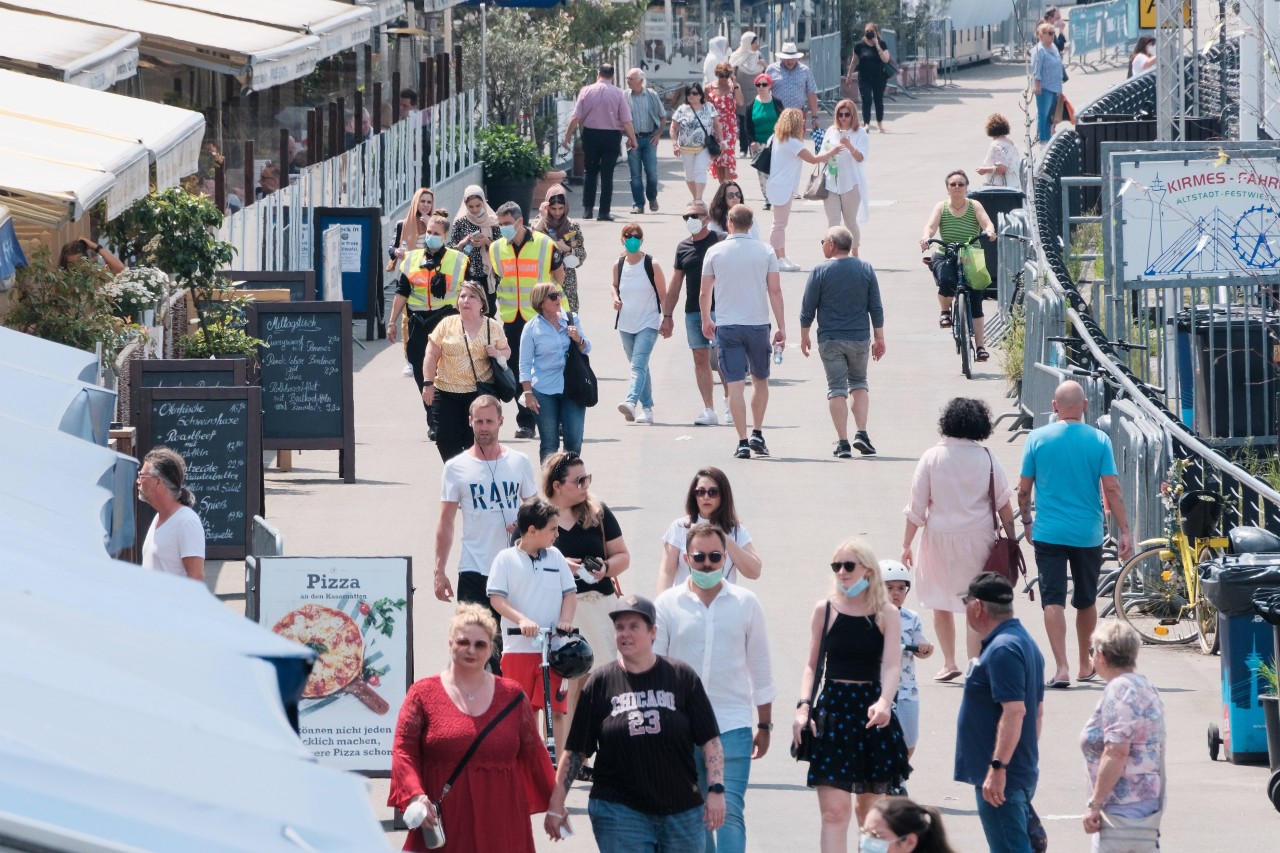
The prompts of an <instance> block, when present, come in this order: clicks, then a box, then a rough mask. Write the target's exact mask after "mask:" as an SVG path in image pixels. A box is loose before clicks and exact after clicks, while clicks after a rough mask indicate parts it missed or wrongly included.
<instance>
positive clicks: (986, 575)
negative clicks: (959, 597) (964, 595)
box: [968, 572, 1013, 604]
mask: <svg viewBox="0 0 1280 853" xmlns="http://www.w3.org/2000/svg"><path fill="white" fill-rule="evenodd" d="M968 595H969V597H971V598H976V599H978V600H979V601H990V602H991V603H993V604H1010V603H1012V602H1013V587H1012V586H1010V584H1009V582H1008V581H1007V580H1005V579H1004V578H1003V577H1001V576H1000V575H998V574H996V573H995V572H983V573H982V574H980V575H978V576H977V577H976V578H974V579H973V580H972V581H970V582H969V593H968Z"/></svg>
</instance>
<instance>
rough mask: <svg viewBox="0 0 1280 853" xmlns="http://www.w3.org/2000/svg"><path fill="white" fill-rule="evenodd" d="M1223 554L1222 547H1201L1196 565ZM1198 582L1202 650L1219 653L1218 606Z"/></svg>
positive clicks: (1197, 600)
mask: <svg viewBox="0 0 1280 853" xmlns="http://www.w3.org/2000/svg"><path fill="white" fill-rule="evenodd" d="M1221 556H1222V549H1221V548H1210V547H1209V546H1208V545H1206V546H1204V547H1203V548H1201V549H1200V553H1199V554H1197V555H1196V565H1197V566H1200V565H1202V564H1204V563H1210V562H1213V561H1214V560H1216V559H1218V558H1219V557H1221ZM1199 586H1200V584H1199V582H1198V581H1197V583H1196V634H1197V636H1198V637H1199V639H1200V651H1202V652H1204V653H1205V654H1206V655H1215V654H1217V653H1218V608H1216V607H1214V606H1213V603H1212V602H1210V601H1209V599H1207V598H1205V595H1204V591H1203V590H1201V589H1200V588H1199Z"/></svg>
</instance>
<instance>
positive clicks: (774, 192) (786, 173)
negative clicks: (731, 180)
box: [764, 107, 853, 272]
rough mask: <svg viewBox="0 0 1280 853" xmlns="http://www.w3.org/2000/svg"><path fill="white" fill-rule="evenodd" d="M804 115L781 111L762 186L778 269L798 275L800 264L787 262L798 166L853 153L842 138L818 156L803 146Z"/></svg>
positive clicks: (791, 110) (848, 142) (771, 243)
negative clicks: (769, 207) (770, 214)
mask: <svg viewBox="0 0 1280 853" xmlns="http://www.w3.org/2000/svg"><path fill="white" fill-rule="evenodd" d="M804 142H805V135H804V113H802V112H800V111H799V110H797V109H795V108H794V107H788V108H787V109H785V110H783V111H782V115H780V116H779V117H778V121H777V123H776V124H775V125H774V126H773V139H772V141H771V143H770V144H771V145H772V146H773V157H772V161H771V163H770V166H769V180H768V181H766V182H765V185H764V197H765V200H766V201H768V202H769V203H770V204H772V205H773V230H772V231H770V232H769V244H770V245H771V246H773V251H774V252H775V253H776V254H777V256H778V269H781V270H785V271H786V272H798V271H799V270H800V265H799V264H797V263H795V262H793V261H791V260H788V259H787V220H788V219H789V218H790V217H791V202H792V201H794V200H795V195H796V189H797V188H798V187H799V186H800V172H801V168H802V167H801V165H800V164H801V163H809V164H811V165H812V164H815V163H826V162H827V161H828V160H830V159H831V158H832V157H834V156H836V153H837V152H838V151H841V150H848V151H852V150H853V143H851V142H850V141H849V140H847V139H845V140H842V141H841V142H840V147H839V148H832V149H830V150H829V151H824V152H822V153H821V154H818V155H817V156H815V155H813V154H810V153H809V149H808V148H806V147H805V144H804Z"/></svg>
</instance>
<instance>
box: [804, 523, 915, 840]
mask: <svg viewBox="0 0 1280 853" xmlns="http://www.w3.org/2000/svg"><path fill="white" fill-rule="evenodd" d="M831 571H832V572H833V573H834V574H835V586H834V588H833V589H832V590H831V593H830V595H828V596H827V598H825V599H823V600H822V601H819V602H818V603H817V605H816V606H815V607H814V608H813V618H812V620H811V636H810V639H809V659H808V661H807V662H806V663H805V668H804V672H803V673H802V674H801V677H800V695H801V697H804V698H802V699H801V700H800V703H799V704H800V707H799V708H798V709H797V710H796V719H795V722H794V723H793V724H792V727H791V736H792V743H793V744H795V745H796V746H799V744H800V735H801V732H802V731H804V729H805V728H808V729H809V731H810V732H811V733H812V734H813V735H814V741H813V751H812V753H811V758H810V761H809V775H808V780H807V781H808V785H809V787H810V788H817V790H818V807H819V809H820V811H821V813H822V835H821V844H820V849H821V850H822V851H823V853H836V851H844V850H847V849H848V836H849V821H850V819H851V818H852V817H853V816H854V813H855V809H854V802H853V800H854V796H855V795H856V797H857V806H856V814H857V819H858V824H857V825H858V826H861V825H862V824H863V822H864V821H865V820H866V817H867V812H868V811H869V810H870V809H871V807H872V805H874V804H875V803H876V801H877V800H879V799H881V798H882V797H884V796H885V795H887V794H888V793H889V791H892V790H897V789H898V788H900V787H901V786H902V785H903V783H904V782H905V781H906V779H907V777H908V776H910V775H911V765H910V764H908V763H907V744H906V740H905V739H904V738H903V735H902V726H901V725H900V724H899V723H898V718H897V717H896V716H895V715H894V713H893V701H894V698H895V697H896V696H897V693H898V677H899V674H900V673H901V669H902V649H901V647H900V637H901V631H902V621H901V617H900V616H899V615H898V609H897V608H896V607H894V606H893V603H892V602H891V601H890V600H889V594H888V592H887V590H886V589H885V585H884V578H883V576H882V575H881V573H880V562H879V560H877V559H876V556H875V554H874V553H872V551H871V549H870V548H869V547H867V545H866V543H864V542H862V541H861V540H859V539H847V540H845V541H844V542H841V543H840V544H839V545H838V546H836V550H835V554H833V555H832V557H831ZM824 637H825V651H824V653H823V654H822V658H823V659H821V660H819V649H822V648H823V646H824V642H823V639H824ZM886 638H888V641H886ZM817 685H821V690H820V691H818V690H815V689H814V688H815V686H817ZM815 694H817V701H816V702H813V701H812V697H813V696H814V695H815Z"/></svg>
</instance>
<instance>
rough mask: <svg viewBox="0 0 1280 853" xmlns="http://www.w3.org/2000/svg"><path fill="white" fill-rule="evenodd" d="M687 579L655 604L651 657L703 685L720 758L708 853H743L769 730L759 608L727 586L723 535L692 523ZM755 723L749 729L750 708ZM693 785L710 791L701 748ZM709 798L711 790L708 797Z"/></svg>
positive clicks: (769, 682)
mask: <svg viewBox="0 0 1280 853" xmlns="http://www.w3.org/2000/svg"><path fill="white" fill-rule="evenodd" d="M685 543H686V544H685V555H684V558H685V562H687V563H688V564H689V579H688V580H687V581H685V582H684V583H683V584H678V585H677V586H674V587H672V588H671V589H669V590H667V591H666V592H664V593H662V595H660V596H658V600H657V601H656V602H654V607H655V608H656V611H657V627H658V637H657V640H656V641H655V642H654V644H653V650H654V652H655V653H656V654H659V655H663V656H666V657H670V658H675V659H676V660H681V661H684V662H685V663H687V664H688V665H689V666H691V667H692V668H693V670H694V672H696V673H697V674H698V677H699V678H700V679H702V686H703V687H704V688H705V689H706V691H707V698H708V699H710V700H711V708H712V710H714V711H715V714H716V723H717V725H719V727H720V745H721V747H722V748H723V752H724V785H723V786H722V788H723V791H722V793H724V796H725V816H724V824H723V825H722V826H721V827H720V828H719V829H718V830H715V831H712V830H710V829H708V830H707V836H708V838H707V846H706V849H708V850H717V851H720V853H742V851H744V850H746V846H747V832H746V823H745V822H744V820H743V811H744V808H745V805H746V802H745V798H746V793H747V781H748V780H749V778H750V776H751V761H752V759H759V758H763V757H764V754H765V753H766V752H767V751H768V749H769V734H770V732H772V731H773V700H774V697H775V696H777V693H778V690H777V688H776V687H775V686H774V683H773V668H772V665H771V663H770V660H769V636H768V632H767V631H766V630H765V623H764V608H763V607H762V606H761V605H760V599H758V598H756V596H755V594H754V593H753V592H751V591H750V590H749V589H747V588H746V587H742V586H738V585H736V584H731V583H726V582H725V580H724V566H725V562H726V560H727V554H728V552H727V551H726V549H725V534H724V531H723V530H721V529H720V528H719V527H716V526H715V525H714V524H705V523H704V524H696V525H694V526H693V527H692V528H691V529H690V530H689V534H688V536H687V537H686V538H685ZM753 706H754V707H755V717H756V719H757V720H758V722H757V723H756V724H755V727H754V728H752V711H751V709H752V707H753ZM695 758H696V761H697V766H698V782H699V784H700V786H701V788H702V791H703V792H704V793H706V792H709V791H708V785H707V768H706V762H705V760H704V757H703V753H702V750H701V749H696V750H695ZM712 793H714V792H712Z"/></svg>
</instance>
